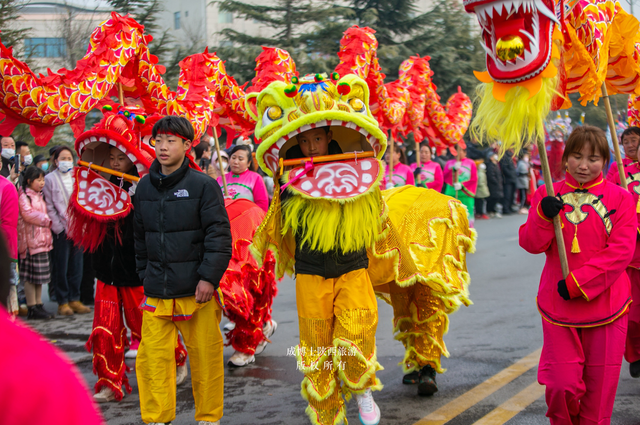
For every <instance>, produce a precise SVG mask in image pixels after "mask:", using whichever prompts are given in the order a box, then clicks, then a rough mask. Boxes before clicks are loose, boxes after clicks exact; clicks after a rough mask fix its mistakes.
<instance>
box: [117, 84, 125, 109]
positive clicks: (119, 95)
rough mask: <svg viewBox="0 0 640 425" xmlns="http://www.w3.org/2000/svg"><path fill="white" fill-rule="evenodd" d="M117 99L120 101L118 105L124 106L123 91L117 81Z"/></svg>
mask: <svg viewBox="0 0 640 425" xmlns="http://www.w3.org/2000/svg"><path fill="white" fill-rule="evenodd" d="M118 100H119V101H120V106H122V107H123V108H124V91H123V90H122V83H118Z"/></svg>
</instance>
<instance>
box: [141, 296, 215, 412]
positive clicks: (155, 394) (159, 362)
mask: <svg viewBox="0 0 640 425" xmlns="http://www.w3.org/2000/svg"><path fill="white" fill-rule="evenodd" d="M175 301H178V300H175ZM221 316H222V310H221V309H220V307H219V306H218V304H217V303H216V302H215V301H214V300H212V301H209V302H208V303H206V304H204V305H203V306H202V307H201V308H199V309H198V310H197V311H195V312H194V313H193V316H192V317H191V318H190V319H189V320H183V321H172V320H171V319H166V318H160V317H158V316H156V315H155V314H154V313H152V312H149V311H144V314H143V317H142V341H141V342H140V348H139V349H138V356H137V359H136V369H137V377H138V388H139V391H140V411H141V413H142V420H143V421H144V422H145V423H149V422H171V421H172V420H174V419H175V417H176V359H175V342H176V340H177V338H178V331H180V332H181V333H182V336H183V338H184V342H185V345H186V346H187V351H188V354H189V364H190V365H191V384H192V386H193V398H194V399H195V404H196V415H195V420H196V422H197V421H208V422H215V421H217V420H219V419H220V418H221V417H222V407H223V406H222V405H223V391H224V360H223V358H222V349H223V342H222V334H221V333H220V326H219V325H220V319H221Z"/></svg>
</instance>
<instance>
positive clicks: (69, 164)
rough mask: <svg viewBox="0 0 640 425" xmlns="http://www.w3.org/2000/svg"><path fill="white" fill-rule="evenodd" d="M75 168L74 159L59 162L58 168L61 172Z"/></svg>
mask: <svg viewBox="0 0 640 425" xmlns="http://www.w3.org/2000/svg"><path fill="white" fill-rule="evenodd" d="M72 168H73V161H60V162H58V170H60V172H61V173H68V172H69V171H71V169H72Z"/></svg>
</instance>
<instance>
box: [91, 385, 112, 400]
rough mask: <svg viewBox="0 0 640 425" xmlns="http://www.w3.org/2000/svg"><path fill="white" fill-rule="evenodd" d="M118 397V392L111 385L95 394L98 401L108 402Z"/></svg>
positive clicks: (94, 397) (94, 396) (94, 398)
mask: <svg viewBox="0 0 640 425" xmlns="http://www.w3.org/2000/svg"><path fill="white" fill-rule="evenodd" d="M115 399H116V393H115V392H113V390H112V389H111V388H109V387H102V388H101V389H100V391H99V392H98V393H96V394H94V395H93V400H94V401H95V402H96V403H108V402H110V401H114V400H115Z"/></svg>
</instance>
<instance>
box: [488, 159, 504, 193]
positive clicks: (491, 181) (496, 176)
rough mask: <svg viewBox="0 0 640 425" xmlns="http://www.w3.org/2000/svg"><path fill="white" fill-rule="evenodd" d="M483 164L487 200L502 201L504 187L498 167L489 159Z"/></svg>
mask: <svg viewBox="0 0 640 425" xmlns="http://www.w3.org/2000/svg"><path fill="white" fill-rule="evenodd" d="M485 164H486V166H487V169H486V174H487V186H488V187H489V198H496V199H502V198H503V197H504V187H503V185H502V172H501V171H500V167H499V166H498V164H494V163H493V161H491V160H490V159H487V160H486V161H485Z"/></svg>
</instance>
